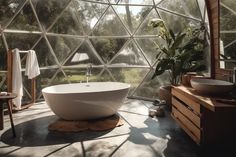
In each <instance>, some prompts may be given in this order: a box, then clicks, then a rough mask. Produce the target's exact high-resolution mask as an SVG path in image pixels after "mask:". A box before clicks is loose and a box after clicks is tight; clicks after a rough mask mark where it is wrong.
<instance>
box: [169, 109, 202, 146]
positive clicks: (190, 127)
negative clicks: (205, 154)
mask: <svg viewBox="0 0 236 157" xmlns="http://www.w3.org/2000/svg"><path fill="white" fill-rule="evenodd" d="M172 117H173V118H174V119H175V120H176V121H177V122H178V123H179V124H180V126H181V128H183V129H184V131H185V132H186V133H187V134H188V135H189V136H190V137H191V138H192V139H193V140H194V141H195V142H196V143H198V144H200V139H201V130H200V129H199V128H198V127H197V126H195V125H194V124H193V123H192V122H191V121H190V120H188V118H186V117H185V116H184V115H183V114H182V113H180V112H179V111H178V110H177V109H176V108H175V107H174V106H172Z"/></svg>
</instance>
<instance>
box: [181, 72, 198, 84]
mask: <svg viewBox="0 0 236 157" xmlns="http://www.w3.org/2000/svg"><path fill="white" fill-rule="evenodd" d="M196 75H197V73H196V72H189V73H187V74H184V75H182V77H181V84H182V85H184V86H186V87H191V83H190V80H191V78H192V77H194V76H196Z"/></svg>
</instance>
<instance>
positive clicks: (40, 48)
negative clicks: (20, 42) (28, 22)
mask: <svg viewBox="0 0 236 157" xmlns="http://www.w3.org/2000/svg"><path fill="white" fill-rule="evenodd" d="M34 50H35V52H36V54H37V58H38V62H39V66H40V67H45V66H52V65H57V64H56V60H55V57H54V56H53V55H52V54H51V52H50V49H49V48H48V44H47V42H46V40H45V39H44V38H42V39H41V40H40V41H39V43H38V44H37V45H36V46H35V48H34Z"/></svg>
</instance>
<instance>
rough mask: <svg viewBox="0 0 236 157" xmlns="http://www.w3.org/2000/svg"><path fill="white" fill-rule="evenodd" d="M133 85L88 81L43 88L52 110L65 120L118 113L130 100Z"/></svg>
mask: <svg viewBox="0 0 236 157" xmlns="http://www.w3.org/2000/svg"><path fill="white" fill-rule="evenodd" d="M129 88H130V85H129V84H126V83H120V82H89V83H74V84H62V85H55V86H50V87H46V88H44V89H42V93H43V96H44V99H45V101H46V103H47V104H48V106H49V107H50V108H51V110H52V111H53V112H54V113H55V114H56V115H57V116H58V117H60V118H62V119H65V120H88V119H97V118H102V117H107V116H111V115H113V114H115V113H116V112H117V110H118V109H119V108H120V107H121V105H122V103H123V102H124V100H125V98H126V97H127V94H128V91H129Z"/></svg>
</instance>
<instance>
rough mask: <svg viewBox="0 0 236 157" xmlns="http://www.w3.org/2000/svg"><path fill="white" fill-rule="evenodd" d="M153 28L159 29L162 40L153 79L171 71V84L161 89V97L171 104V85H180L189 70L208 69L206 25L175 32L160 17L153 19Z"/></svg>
mask: <svg viewBox="0 0 236 157" xmlns="http://www.w3.org/2000/svg"><path fill="white" fill-rule="evenodd" d="M150 24H151V26H152V27H153V28H158V29H159V37H160V39H161V41H162V42H160V43H161V44H159V45H158V47H157V56H156V57H157V58H158V62H157V64H156V68H155V72H154V74H153V76H152V79H154V78H155V77H157V76H159V75H161V74H163V73H164V72H168V73H169V80H170V85H167V86H162V87H160V90H159V98H160V99H164V100H166V102H167V104H169V105H171V93H170V91H171V85H179V84H180V82H181V77H182V75H183V74H186V73H187V72H198V71H203V70H205V69H206V66H205V63H204V51H203V50H204V47H205V46H206V45H205V37H204V36H205V35H204V34H203V33H204V32H205V27H204V26H200V28H195V29H193V30H192V29H190V28H187V29H185V30H183V31H182V32H179V33H177V34H175V33H174V32H173V31H172V30H171V29H168V28H166V27H165V24H164V22H163V21H162V20H160V19H153V20H152V21H151V23H150Z"/></svg>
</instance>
